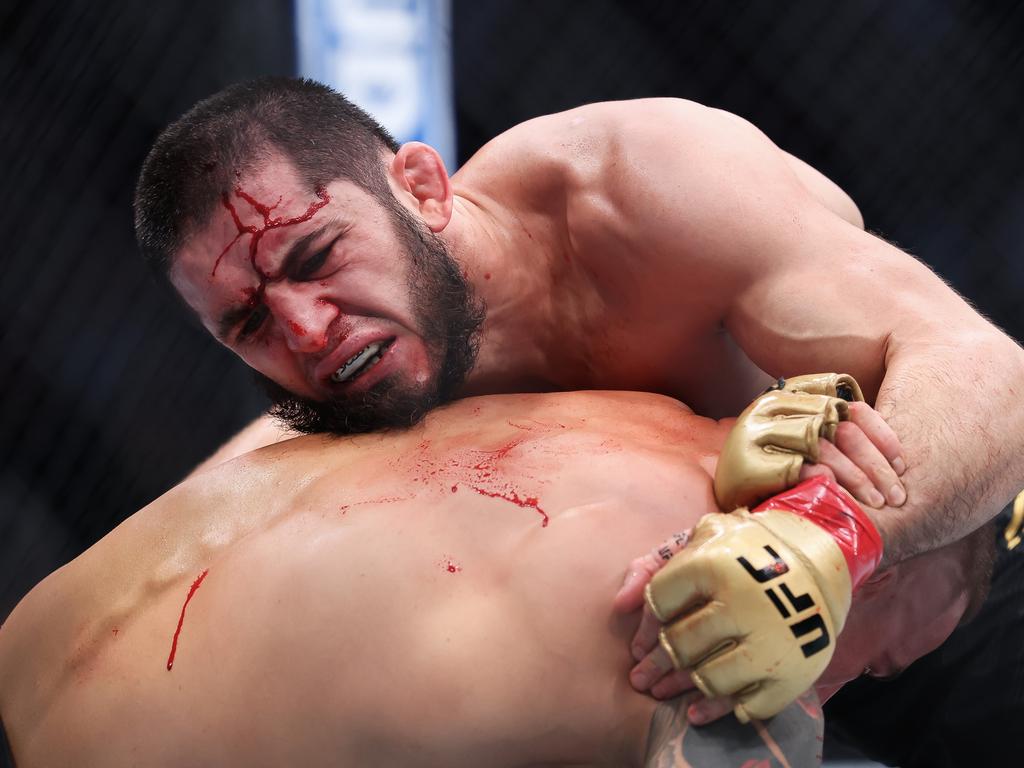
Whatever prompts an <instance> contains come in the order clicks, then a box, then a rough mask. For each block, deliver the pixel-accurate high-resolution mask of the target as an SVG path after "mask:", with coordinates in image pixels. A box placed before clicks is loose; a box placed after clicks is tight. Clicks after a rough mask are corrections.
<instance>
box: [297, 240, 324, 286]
mask: <svg viewBox="0 0 1024 768" xmlns="http://www.w3.org/2000/svg"><path fill="white" fill-rule="evenodd" d="M332 245H333V243H332ZM330 252H331V246H327V247H326V248H324V249H323V250H321V251H319V252H317V253H314V254H313V255H312V256H310V257H309V258H308V259H306V260H305V261H303V262H302V263H301V264H300V265H299V266H298V268H297V269H296V270H295V273H294V275H293V277H294V278H295V279H296V280H310V279H312V278H313V277H314V276H316V273H317V272H318V271H319V270H320V268H321V267H323V265H324V264H325V263H326V262H327V257H328V255H329V254H330Z"/></svg>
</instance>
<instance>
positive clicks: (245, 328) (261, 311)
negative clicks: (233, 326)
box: [236, 304, 267, 341]
mask: <svg viewBox="0 0 1024 768" xmlns="http://www.w3.org/2000/svg"><path fill="white" fill-rule="evenodd" d="M266 319H267V305H266V304H260V305H259V306H258V307H256V308H255V309H254V310H253V311H252V312H250V313H249V316H248V317H247V318H246V319H245V322H244V323H243V324H242V327H241V328H240V329H239V330H238V335H237V337H236V338H237V339H238V340H239V341H246V340H247V339H248V338H249V337H250V336H252V335H253V334H254V333H256V332H257V331H258V330H259V329H260V327H261V326H262V325H263V321H264V320H266Z"/></svg>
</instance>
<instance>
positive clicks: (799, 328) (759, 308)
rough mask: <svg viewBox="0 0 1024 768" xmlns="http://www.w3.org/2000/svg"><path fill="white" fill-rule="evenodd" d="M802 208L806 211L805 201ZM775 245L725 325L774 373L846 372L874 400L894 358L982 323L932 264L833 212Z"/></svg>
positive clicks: (811, 217)
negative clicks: (777, 248) (933, 269)
mask: <svg viewBox="0 0 1024 768" xmlns="http://www.w3.org/2000/svg"><path fill="white" fill-rule="evenodd" d="M795 205H800V203H799V201H797V202H796V203H795ZM802 219H803V223H804V226H803V231H802V232H801V233H800V235H799V236H798V237H794V238H793V239H792V241H791V242H790V243H788V244H785V243H783V244H777V246H776V247H779V248H781V251H780V252H778V253H777V254H769V255H768V256H767V258H766V262H767V263H766V265H765V268H764V269H763V270H761V271H758V272H755V273H753V274H752V275H751V277H750V279H749V280H748V281H747V282H746V284H745V285H744V286H743V288H742V290H740V291H738V292H737V294H736V296H735V297H734V300H733V302H732V305H731V306H730V308H729V311H728V313H727V315H726V318H725V325H726V328H727V329H728V330H729V331H730V333H732V335H733V336H734V337H735V338H736V340H737V341H738V343H739V344H740V346H741V347H742V348H743V349H744V350H745V351H746V352H747V354H748V355H749V356H750V357H751V359H753V360H754V361H755V362H756V363H757V364H758V365H759V366H760V367H762V368H763V369H764V370H766V371H768V372H769V373H771V374H772V375H777V376H787V375H793V374H795V373H798V372H806V371H826V370H828V371H845V372H848V373H851V374H853V375H854V376H855V377H857V378H858V380H859V381H860V382H861V385H862V386H863V387H864V389H865V391H866V393H869V397H870V398H871V399H872V400H873V399H874V395H875V394H876V393H877V392H878V389H879V387H880V385H881V382H882V379H883V377H884V376H885V373H886V370H887V368H888V365H889V363H890V362H891V361H892V360H893V359H894V358H899V357H901V356H903V357H906V356H908V354H916V353H918V352H921V353H925V352H927V349H928V348H932V347H935V346H936V345H942V344H943V341H942V340H943V339H944V338H952V337H953V336H954V335H956V336H959V335H960V334H961V333H962V332H964V331H969V330H970V328H972V327H974V326H976V325H978V324H979V322H982V321H981V319H980V318H979V317H978V316H977V315H976V314H975V313H974V312H973V311H972V310H971V309H970V307H969V306H968V305H967V304H966V302H964V301H963V300H962V299H961V298H960V297H959V296H958V295H957V294H956V293H955V292H954V291H953V290H951V289H950V288H949V287H948V286H946V285H945V283H943V282H942V280H941V279H939V278H938V277H937V276H936V275H935V274H934V273H933V272H931V271H930V270H929V269H928V268H927V267H925V266H924V265H922V264H920V263H919V262H917V261H916V260H915V259H913V258H912V257H911V256H909V255H907V254H905V253H903V252H902V251H900V250H899V249H897V248H895V247H894V246H892V245H890V244H888V243H886V242H885V241H883V240H881V239H879V238H877V237H874V236H873V235H870V234H868V233H866V232H863V231H861V230H858V229H856V228H855V227H852V226H850V225H849V224H848V223H847V222H845V221H842V220H840V219H838V217H836V216H834V215H833V214H832V213H831V212H829V211H824V210H820V209H819V210H809V206H807V207H805V208H804V213H803V216H802Z"/></svg>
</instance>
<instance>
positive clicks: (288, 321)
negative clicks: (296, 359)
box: [263, 282, 337, 353]
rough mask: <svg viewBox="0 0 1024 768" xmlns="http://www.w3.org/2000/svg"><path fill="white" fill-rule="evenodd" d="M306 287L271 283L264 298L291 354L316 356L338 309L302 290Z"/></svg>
mask: <svg viewBox="0 0 1024 768" xmlns="http://www.w3.org/2000/svg"><path fill="white" fill-rule="evenodd" d="M304 287H306V286H303V285H295V284H293V283H292V284H289V283H285V282H281V283H271V284H270V285H268V286H267V288H266V291H265V292H264V294H263V300H264V302H266V305H267V309H269V310H270V314H271V315H272V316H273V318H274V321H275V322H276V324H277V326H278V327H279V328H280V329H281V334H282V335H283V337H284V339H285V343H287V345H288V348H289V349H290V350H292V351H293V352H303V353H310V352H319V351H321V350H323V349H324V348H325V347H326V346H327V341H328V339H327V329H328V328H330V325H331V322H332V321H333V320H334V318H335V317H336V316H337V309H336V308H335V307H334V306H333V305H332V304H330V302H326V301H323V300H321V299H320V298H319V297H317V296H314V295H313V294H312V292H310V291H306V290H303V288H304Z"/></svg>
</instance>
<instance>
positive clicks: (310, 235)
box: [135, 78, 483, 432]
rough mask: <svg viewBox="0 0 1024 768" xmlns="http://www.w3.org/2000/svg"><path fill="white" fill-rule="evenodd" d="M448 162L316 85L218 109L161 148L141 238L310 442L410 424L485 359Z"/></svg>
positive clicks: (148, 174) (262, 87) (207, 107)
mask: <svg viewBox="0 0 1024 768" xmlns="http://www.w3.org/2000/svg"><path fill="white" fill-rule="evenodd" d="M451 211H452V192H451V186H450V183H449V181H448V175H447V173H446V171H445V169H444V164H443V163H442V161H441V159H440V157H439V156H438V154H437V152H436V151H434V150H433V149H432V148H430V147H428V146H426V145H424V144H420V143H416V142H413V143H410V144H406V145H403V146H401V147H399V146H398V145H397V144H396V142H395V140H394V139H393V138H392V137H391V136H390V135H389V134H388V133H387V131H385V130H384V129H383V128H382V127H381V126H380V125H378V124H377V123H376V122H375V121H374V120H373V119H372V118H371V117H369V115H367V114H366V113H365V112H363V111H362V110H360V109H359V108H358V107H356V106H354V105H353V104H351V103H350V102H348V101H347V100H346V99H345V98H344V97H343V96H341V95H340V94H338V93H336V92H335V91H333V90H331V89H330V88H327V87H326V86H323V85H321V84H319V83H315V82H312V81H309V80H295V79H288V78H267V79H263V80H257V81H253V82H249V83H242V84H239V85H235V86H231V87H229V88H227V89H225V90H224V91H221V92H220V93H218V94H216V95H214V96H212V97H211V98H209V99H206V100H204V101H202V102H200V103H199V104H197V105H196V106H195V107H193V108H192V109H191V110H190V111H189V112H187V113H186V114H185V115H183V116H182V117H181V118H179V119H178V120H177V121H175V122H174V123H173V124H172V125H170V126H169V127H168V128H167V129H165V130H164V132H163V133H162V134H161V135H160V137H159V138H158V139H157V141H156V143H155V144H154V146H153V149H152V150H151V151H150V153H149V156H148V157H147V159H146V162H145V164H144V166H143V169H142V172H141V174H140V177H139V182H138V186H137V188H136V196H135V223H136V235H137V237H138V241H139V245H140V248H141V249H142V252H143V254H144V255H145V257H146V258H147V259H148V260H149V261H150V262H151V263H154V264H156V265H157V266H159V267H160V268H161V269H162V270H163V271H165V272H166V273H167V274H168V275H169V277H170V279H171V282H172V283H173V284H174V286H175V288H177V290H178V292H179V293H180V294H181V295H182V297H183V298H184V299H185V301H186V302H187V303H188V305H189V306H190V307H191V308H192V309H193V310H194V311H195V312H196V314H197V315H198V316H199V319H200V320H201V321H202V323H203V325H204V326H205V327H206V328H207V329H208V330H209V331H210V332H211V333H212V334H213V335H214V336H215V337H216V338H217V339H218V340H220V341H221V342H222V343H223V344H225V345H226V346H227V347H228V348H230V349H232V350H233V351H234V352H235V353H236V354H238V355H239V356H240V357H241V358H242V359H243V360H245V361H246V362H247V363H248V364H249V365H250V366H252V367H253V368H254V369H255V370H257V371H258V372H259V373H260V374H261V375H262V376H263V377H266V380H267V385H268V390H269V391H270V393H271V395H272V397H273V398H274V400H275V402H276V403H277V410H278V412H279V413H280V414H281V415H282V416H284V417H285V418H286V419H288V420H289V421H290V422H291V423H292V425H293V426H295V427H296V428H298V429H301V430H303V431H322V430H330V431H337V432H353V431H365V430H368V429H373V428H377V427H381V426H400V425H408V424H410V423H412V422H413V421H415V420H416V419H417V418H418V417H419V416H422V414H423V413H425V412H426V411H427V410H429V409H430V408H431V407H433V406H434V405H435V404H437V403H439V402H442V401H443V400H445V399H447V398H449V397H451V396H452V395H453V394H454V391H455V390H456V389H457V387H458V386H459V385H460V384H461V382H462V380H463V379H464V378H465V376H466V374H467V373H468V371H469V370H470V368H471V367H472V364H473V360H474V357H475V352H476V336H477V331H478V330H479V327H480V324H481V322H482V319H483V311H482V308H481V307H480V305H479V303H478V302H476V301H475V300H474V298H473V295H472V291H471V288H470V286H469V285H468V283H467V281H466V280H465V278H464V277H463V275H462V272H461V270H460V268H459V266H458V264H457V263H456V262H455V260H454V259H453V258H452V256H451V254H450V253H449V251H448V249H447V247H446V245H445V243H444V241H443V240H442V239H441V237H439V235H438V233H440V232H441V231H442V230H443V229H444V228H445V226H447V224H448V222H449V221H450V218H451Z"/></svg>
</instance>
